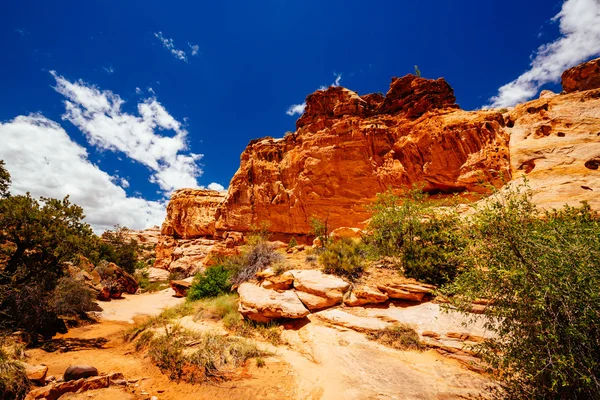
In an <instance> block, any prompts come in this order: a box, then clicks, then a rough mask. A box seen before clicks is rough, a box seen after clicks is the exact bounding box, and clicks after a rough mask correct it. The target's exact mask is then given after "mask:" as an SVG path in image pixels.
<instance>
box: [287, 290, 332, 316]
mask: <svg viewBox="0 0 600 400" xmlns="http://www.w3.org/2000/svg"><path fill="white" fill-rule="evenodd" d="M296 294H297V295H298V298H299V299H300V301H301V302H302V304H304V305H305V306H306V308H308V309H309V310H310V311H311V312H314V311H317V310H322V309H324V308H329V307H332V306H335V305H336V304H339V299H337V298H331V297H322V296H317V295H314V294H311V293H307V292H301V291H298V290H297V291H296Z"/></svg>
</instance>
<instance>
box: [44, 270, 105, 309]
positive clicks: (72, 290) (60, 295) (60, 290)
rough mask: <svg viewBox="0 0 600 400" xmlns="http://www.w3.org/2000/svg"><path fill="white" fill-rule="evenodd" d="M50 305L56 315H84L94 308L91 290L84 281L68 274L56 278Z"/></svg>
mask: <svg viewBox="0 0 600 400" xmlns="http://www.w3.org/2000/svg"><path fill="white" fill-rule="evenodd" d="M50 305H51V307H52V308H53V309H54V312H55V313H56V314H57V315H84V314H85V313H86V312H87V311H93V310H95V309H96V303H95V296H94V294H93V293H92V291H91V290H90V289H89V288H88V287H87V286H86V284H85V283H83V282H81V281H78V280H76V279H74V278H72V277H70V276H65V277H62V278H60V279H59V280H58V283H57V285H56V288H55V289H54V292H53V295H52V298H51V300H50Z"/></svg>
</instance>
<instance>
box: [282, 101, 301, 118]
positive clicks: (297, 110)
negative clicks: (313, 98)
mask: <svg viewBox="0 0 600 400" xmlns="http://www.w3.org/2000/svg"><path fill="white" fill-rule="evenodd" d="M305 108H306V103H302V104H292V105H291V106H290V107H289V108H288V109H287V111H286V112H285V113H286V114H287V115H296V114H298V115H302V113H303V112H304V109H305Z"/></svg>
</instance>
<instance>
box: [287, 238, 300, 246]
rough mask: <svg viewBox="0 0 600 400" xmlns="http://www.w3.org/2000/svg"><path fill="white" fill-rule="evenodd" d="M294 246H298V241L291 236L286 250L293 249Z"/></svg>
mask: <svg viewBox="0 0 600 400" xmlns="http://www.w3.org/2000/svg"><path fill="white" fill-rule="evenodd" d="M296 246H298V241H296V238H295V237H293V236H292V238H291V239H290V242H289V243H288V246H287V247H288V249H293V248H294V247H296Z"/></svg>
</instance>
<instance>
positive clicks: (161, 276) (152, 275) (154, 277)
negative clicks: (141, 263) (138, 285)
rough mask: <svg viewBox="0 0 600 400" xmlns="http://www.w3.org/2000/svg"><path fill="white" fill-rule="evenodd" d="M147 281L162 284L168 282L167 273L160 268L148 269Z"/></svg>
mask: <svg viewBox="0 0 600 400" xmlns="http://www.w3.org/2000/svg"><path fill="white" fill-rule="evenodd" d="M146 271H147V272H148V280H149V281H150V282H164V281H168V280H169V271H166V270H164V269H160V268H152V267H151V268H148V269H147V270H146Z"/></svg>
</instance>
